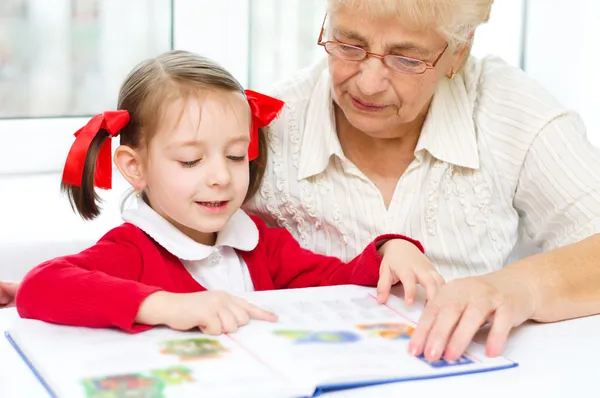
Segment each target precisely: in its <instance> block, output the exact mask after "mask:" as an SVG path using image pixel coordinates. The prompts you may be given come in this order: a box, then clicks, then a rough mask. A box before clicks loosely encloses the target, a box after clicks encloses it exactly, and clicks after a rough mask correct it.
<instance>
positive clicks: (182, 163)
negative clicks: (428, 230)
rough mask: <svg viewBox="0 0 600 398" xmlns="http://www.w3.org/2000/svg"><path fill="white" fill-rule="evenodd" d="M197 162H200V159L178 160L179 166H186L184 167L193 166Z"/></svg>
mask: <svg viewBox="0 0 600 398" xmlns="http://www.w3.org/2000/svg"><path fill="white" fill-rule="evenodd" d="M198 163H200V159H196V160H190V161H189V162H181V161H180V162H179V164H180V165H181V167H186V168H190V167H194V166H195V165H197V164H198Z"/></svg>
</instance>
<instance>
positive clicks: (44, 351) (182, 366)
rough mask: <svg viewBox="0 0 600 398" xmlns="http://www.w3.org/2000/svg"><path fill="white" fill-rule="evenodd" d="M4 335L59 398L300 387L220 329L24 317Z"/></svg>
mask: <svg viewBox="0 0 600 398" xmlns="http://www.w3.org/2000/svg"><path fill="white" fill-rule="evenodd" d="M10 333H11V337H12V338H13V339H14V340H15V341H16V342H17V343H18V345H19V347H20V348H21V349H22V350H23V351H24V353H25V354H26V356H27V357H28V358H29V360H30V361H31V362H32V363H33V364H34V366H35V367H36V369H37V370H38V372H39V373H40V374H41V375H42V376H43V378H44V379H45V380H46V382H47V383H48V384H49V385H50V387H51V388H52V389H53V390H54V392H55V393H56V394H57V395H58V396H59V397H69V398H71V397H74V398H75V397H85V398H100V397H125V396H127V397H129V396H131V397H133V396H135V397H153V398H170V397H177V398H185V397H199V396H211V397H239V396H248V395H254V396H261V397H268V396H276V397H281V396H298V395H300V393H299V392H305V389H306V385H305V386H304V387H305V389H304V390H303V389H297V388H296V387H295V385H297V384H300V380H298V379H297V378H296V377H291V376H289V375H286V374H284V373H283V369H276V368H273V367H270V366H269V365H268V364H267V363H264V362H262V360H260V359H259V358H256V357H255V356H254V354H253V353H250V352H247V351H245V350H244V349H243V348H240V347H239V346H237V344H236V343H235V342H234V341H233V340H232V339H231V338H230V337H228V336H226V335H221V336H207V335H204V334H202V333H200V332H176V331H172V330H169V329H166V328H157V329H153V330H150V331H147V332H143V333H139V334H136V335H130V334H126V333H123V332H120V331H116V330H95V329H85V328H71V327H64V326H56V325H50V324H45V323H42V322H37V321H30V320H19V321H18V322H15V327H13V328H12V329H11V331H10ZM313 389H314V388H312V387H309V388H308V391H312V390H313ZM126 392H127V393H126ZM134 393H135V394H134ZM304 395H306V394H304Z"/></svg>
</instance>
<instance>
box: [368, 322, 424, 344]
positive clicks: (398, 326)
mask: <svg viewBox="0 0 600 398" xmlns="http://www.w3.org/2000/svg"><path fill="white" fill-rule="evenodd" d="M356 327H357V328H358V329H359V330H365V331H369V332H371V333H372V334H373V335H375V336H378V337H382V338H384V339H390V340H407V339H410V336H412V334H413V332H414V330H415V328H414V327H412V326H410V325H407V324H405V323H394V322H392V323H373V324H362V325H357V326H356Z"/></svg>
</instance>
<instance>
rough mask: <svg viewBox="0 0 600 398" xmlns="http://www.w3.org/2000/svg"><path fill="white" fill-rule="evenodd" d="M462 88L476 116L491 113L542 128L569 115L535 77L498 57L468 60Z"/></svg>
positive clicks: (489, 114) (491, 114)
mask: <svg viewBox="0 0 600 398" xmlns="http://www.w3.org/2000/svg"><path fill="white" fill-rule="evenodd" d="M463 78H464V81H465V87H466V89H467V92H468V93H469V96H470V97H472V98H473V99H474V101H475V103H476V109H475V111H476V114H477V113H478V112H483V113H485V114H487V115H488V116H492V117H493V115H494V114H496V115H498V116H499V117H500V118H502V117H504V118H506V119H507V120H510V119H515V120H516V121H520V122H523V123H525V122H527V124H528V125H530V126H531V127H535V126H537V125H539V128H542V127H543V126H544V125H545V124H546V123H548V122H549V121H550V120H552V119H554V118H556V117H558V116H560V115H562V114H564V113H567V112H568V109H567V108H566V107H565V106H564V105H563V104H561V103H560V102H559V101H558V100H557V99H556V98H555V97H554V96H553V95H552V94H550V92H548V91H547V90H546V89H545V88H544V87H543V86H542V85H541V84H540V83H539V82H538V81H537V80H535V78H533V77H532V76H529V75H528V74H527V73H526V72H525V71H523V70H521V69H520V68H518V67H516V66H513V65H510V64H509V63H507V62H506V61H504V60H503V59H502V58H500V57H497V56H486V57H484V58H481V59H476V58H474V57H471V59H469V61H468V62H467V63H466V65H465V67H464V71H463Z"/></svg>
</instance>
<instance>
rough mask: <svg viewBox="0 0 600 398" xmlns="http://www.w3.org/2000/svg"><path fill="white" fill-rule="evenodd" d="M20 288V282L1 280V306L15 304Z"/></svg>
mask: <svg viewBox="0 0 600 398" xmlns="http://www.w3.org/2000/svg"><path fill="white" fill-rule="evenodd" d="M18 288H19V284H18V283H10V282H0V308H8V307H14V306H15V296H16V295H17V290H18Z"/></svg>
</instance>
